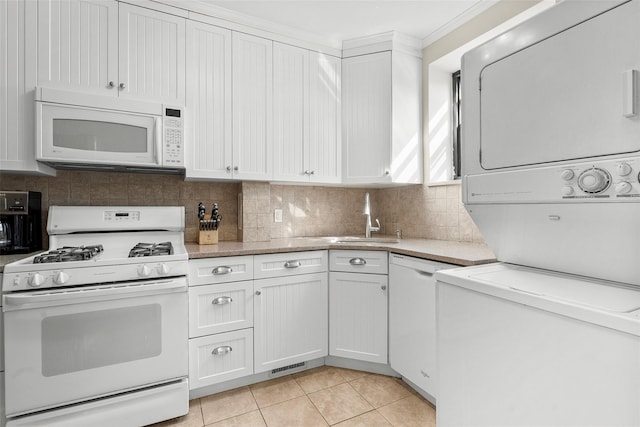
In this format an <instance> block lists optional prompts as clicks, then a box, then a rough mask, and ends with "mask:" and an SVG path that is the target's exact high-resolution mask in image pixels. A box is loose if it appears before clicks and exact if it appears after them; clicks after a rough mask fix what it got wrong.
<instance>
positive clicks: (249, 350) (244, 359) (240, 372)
mask: <svg viewBox="0 0 640 427" xmlns="http://www.w3.org/2000/svg"><path fill="white" fill-rule="evenodd" d="M251 374H253V328H247V329H241V330H239V331H232V332H225V333H220V334H214V335H207V336H204V337H200V338H194V339H190V340H189V387H190V388H191V389H196V388H200V387H204V386H208V385H212V384H217V383H221V382H224V381H229V380H233V379H235V378H240V377H244V376H247V375H251Z"/></svg>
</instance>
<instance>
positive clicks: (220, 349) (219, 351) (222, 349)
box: [211, 345, 233, 356]
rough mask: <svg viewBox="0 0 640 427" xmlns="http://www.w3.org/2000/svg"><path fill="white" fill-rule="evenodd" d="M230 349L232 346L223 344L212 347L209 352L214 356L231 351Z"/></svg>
mask: <svg viewBox="0 0 640 427" xmlns="http://www.w3.org/2000/svg"><path fill="white" fill-rule="evenodd" d="M232 351H233V348H231V346H230V345H223V346H220V347H216V348H214V349H213V351H212V352H211V354H213V355H214V356H224V355H225V354H227V353H231V352H232Z"/></svg>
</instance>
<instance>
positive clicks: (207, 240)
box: [197, 223, 218, 245]
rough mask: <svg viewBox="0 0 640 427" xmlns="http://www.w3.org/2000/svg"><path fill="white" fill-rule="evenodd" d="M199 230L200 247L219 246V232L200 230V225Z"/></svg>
mask: <svg viewBox="0 0 640 427" xmlns="http://www.w3.org/2000/svg"><path fill="white" fill-rule="evenodd" d="M197 228H198V244H199V245H217V244H218V230H200V229H199V228H200V223H198V225H197Z"/></svg>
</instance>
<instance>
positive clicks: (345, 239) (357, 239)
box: [327, 236, 399, 243]
mask: <svg viewBox="0 0 640 427" xmlns="http://www.w3.org/2000/svg"><path fill="white" fill-rule="evenodd" d="M327 239H328V240H329V242H331V243H398V242H399V240H398V239H396V238H393V237H368V238H367V237H361V236H339V237H327Z"/></svg>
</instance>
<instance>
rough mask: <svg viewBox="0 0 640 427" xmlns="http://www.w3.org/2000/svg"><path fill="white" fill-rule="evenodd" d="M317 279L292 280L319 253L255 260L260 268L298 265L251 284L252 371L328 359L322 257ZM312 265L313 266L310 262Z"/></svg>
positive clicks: (301, 277)
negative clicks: (252, 311) (252, 292)
mask: <svg viewBox="0 0 640 427" xmlns="http://www.w3.org/2000/svg"><path fill="white" fill-rule="evenodd" d="M322 252H324V256H322V257H320V258H321V259H323V260H324V261H323V263H322V264H321V267H314V268H319V269H322V270H324V271H323V272H318V273H308V274H297V273H298V272H299V271H302V272H304V270H299V269H300V268H304V267H303V266H305V265H306V264H307V260H316V259H318V252H317V251H313V252H299V253H290V254H287V255H286V257H285V256H283V254H274V255H259V256H256V257H254V259H255V265H256V267H254V270H255V271H256V276H257V275H258V274H259V273H258V272H259V271H260V267H259V266H260V265H273V263H278V262H282V264H283V265H285V264H287V265H289V266H293V265H299V266H300V267H291V268H289V269H287V270H284V271H282V272H281V275H280V276H279V277H270V278H266V279H260V280H255V281H254V289H255V295H254V306H253V309H254V330H255V333H254V344H255V348H254V359H255V362H254V370H255V372H256V373H258V372H265V371H270V370H272V369H277V368H281V367H284V366H288V365H291V364H294V363H298V362H305V361H308V360H312V359H317V358H320V357H324V356H327V354H328V342H327V336H328V318H327V316H328V311H329V308H328V303H329V301H328V289H327V288H328V280H327V273H326V270H327V263H326V259H327V257H326V251H321V252H320V254H322ZM285 258H286V260H285ZM311 264H315V261H313V262H311Z"/></svg>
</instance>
